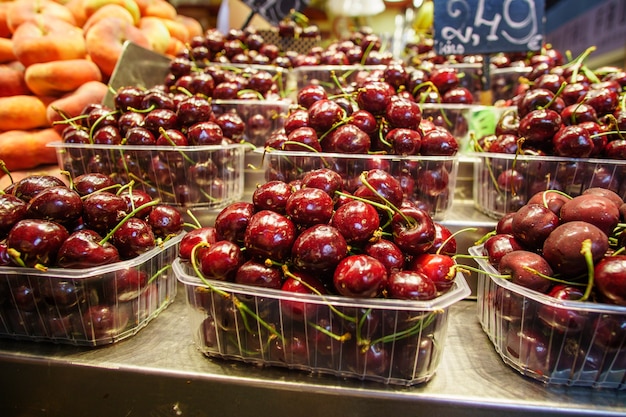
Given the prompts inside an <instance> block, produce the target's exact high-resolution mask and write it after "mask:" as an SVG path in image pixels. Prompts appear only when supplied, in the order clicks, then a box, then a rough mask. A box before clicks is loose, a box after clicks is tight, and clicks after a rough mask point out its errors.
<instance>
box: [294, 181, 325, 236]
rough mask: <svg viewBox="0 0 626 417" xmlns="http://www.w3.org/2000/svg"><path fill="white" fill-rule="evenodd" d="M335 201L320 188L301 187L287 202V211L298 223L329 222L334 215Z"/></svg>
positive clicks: (309, 224)
mask: <svg viewBox="0 0 626 417" xmlns="http://www.w3.org/2000/svg"><path fill="white" fill-rule="evenodd" d="M333 208H334V202H333V200H332V198H330V196H329V195H328V194H327V193H326V192H324V191H322V190H320V189H319V188H301V189H299V190H296V191H294V192H293V193H292V194H291V195H290V196H289V198H288V199H287V202H286V204H285V213H286V214H287V215H288V216H289V217H290V218H291V220H292V221H293V222H294V223H295V224H296V225H300V226H304V227H308V226H313V225H314V224H319V223H323V224H325V223H328V222H329V221H330V219H331V217H332V215H333Z"/></svg>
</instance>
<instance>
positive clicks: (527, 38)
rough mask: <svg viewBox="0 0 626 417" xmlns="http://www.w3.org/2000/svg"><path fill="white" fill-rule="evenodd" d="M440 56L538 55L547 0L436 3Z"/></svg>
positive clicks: (436, 38)
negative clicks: (521, 53) (523, 52)
mask: <svg viewBox="0 0 626 417" xmlns="http://www.w3.org/2000/svg"><path fill="white" fill-rule="evenodd" d="M434 2H435V15H434V26H435V36H434V41H435V51H436V52H437V54H439V55H466V54H488V53H494V52H516V51H537V50H539V49H540V48H541V46H542V43H543V38H544V35H543V32H544V8H545V0H434Z"/></svg>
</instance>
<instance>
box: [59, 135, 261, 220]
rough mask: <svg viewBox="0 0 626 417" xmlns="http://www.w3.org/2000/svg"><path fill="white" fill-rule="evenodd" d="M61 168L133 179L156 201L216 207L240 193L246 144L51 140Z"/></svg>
mask: <svg viewBox="0 0 626 417" xmlns="http://www.w3.org/2000/svg"><path fill="white" fill-rule="evenodd" d="M48 146H52V147H54V148H56V152H57V159H58V165H59V168H60V169H61V170H64V171H67V172H69V174H70V175H71V176H72V177H77V176H79V175H81V174H85V173H88V172H102V173H104V174H107V175H110V176H111V177H112V178H113V179H114V180H115V181H116V182H118V183H120V184H127V183H129V182H130V181H134V184H135V185H134V186H135V188H136V189H141V190H143V191H146V192H147V193H148V194H150V195H151V196H152V198H154V199H159V201H160V202H161V203H164V204H169V205H174V206H181V207H188V208H219V207H225V206H226V205H228V204H230V203H232V202H235V201H238V200H239V199H240V198H241V197H242V196H243V193H244V172H243V169H244V161H245V154H246V150H247V149H249V146H247V145H243V144H233V145H226V146H220V145H216V146H185V147H173V146H140V145H132V146H131V145H95V144H74V143H61V142H54V143H51V144H49V145H48Z"/></svg>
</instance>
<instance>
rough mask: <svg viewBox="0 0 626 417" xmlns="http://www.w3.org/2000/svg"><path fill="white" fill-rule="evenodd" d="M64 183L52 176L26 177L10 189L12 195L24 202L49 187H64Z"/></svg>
mask: <svg viewBox="0 0 626 417" xmlns="http://www.w3.org/2000/svg"><path fill="white" fill-rule="evenodd" d="M64 185H65V183H64V182H63V181H62V180H61V179H60V178H57V177H54V176H52V175H28V176H26V177H24V178H22V179H21V180H19V181H17V182H16V183H15V184H14V185H13V187H12V193H13V195H14V196H16V197H17V198H20V199H22V200H24V201H26V202H28V201H30V199H31V198H33V197H34V196H35V194H38V193H39V192H41V191H43V190H45V189H46V188H49V187H55V186H64Z"/></svg>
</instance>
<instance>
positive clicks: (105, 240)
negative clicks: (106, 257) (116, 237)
mask: <svg viewBox="0 0 626 417" xmlns="http://www.w3.org/2000/svg"><path fill="white" fill-rule="evenodd" d="M157 204H159V200H158V199H156V200H152V201H148V202H147V203H145V204H142V205H141V206H139V207H137V208H135V209H134V210H131V211H130V212H129V213H128V214H127V215H126V216H125V217H124V218H123V219H122V220H120V222H119V223H118V224H116V225H115V227H114V228H113V229H111V230H110V231H109V233H107V235H106V236H105V237H104V238H102V240H101V241H100V245H104V244H105V243H106V242H107V241H108V240H109V239H111V237H112V236H113V234H114V233H115V232H117V231H118V230H119V228H120V227H122V225H124V223H126V222H127V221H128V220H129V219H130V218H132V217H133V216H135V215H136V214H137V213H139V212H140V211H141V210H143V209H146V208H148V207H152V206H156V205H157Z"/></svg>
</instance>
